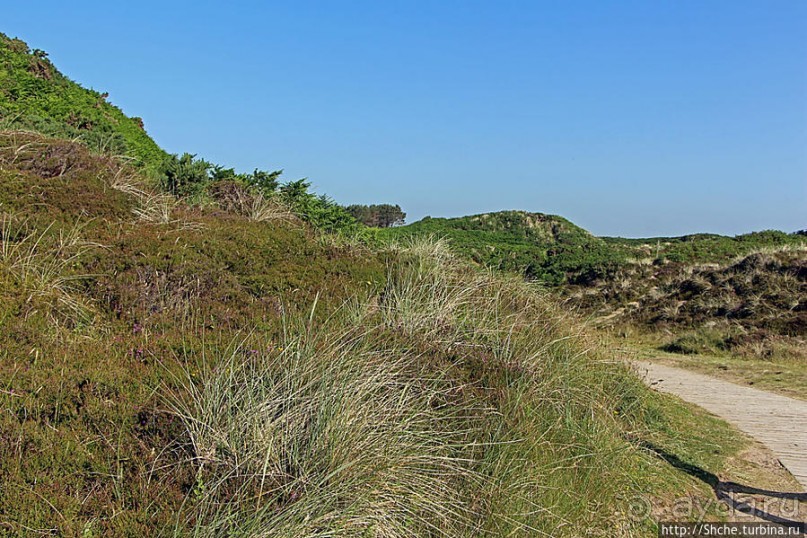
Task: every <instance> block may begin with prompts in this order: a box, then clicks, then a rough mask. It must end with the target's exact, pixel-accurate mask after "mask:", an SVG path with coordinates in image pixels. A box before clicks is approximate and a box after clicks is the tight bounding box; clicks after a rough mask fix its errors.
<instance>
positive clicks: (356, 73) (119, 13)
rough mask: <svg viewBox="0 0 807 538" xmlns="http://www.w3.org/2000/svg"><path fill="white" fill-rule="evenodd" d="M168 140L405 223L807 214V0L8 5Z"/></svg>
mask: <svg viewBox="0 0 807 538" xmlns="http://www.w3.org/2000/svg"><path fill="white" fill-rule="evenodd" d="M0 31H2V32H4V33H7V34H10V35H13V36H18V37H20V38H22V39H24V40H26V41H28V42H29V44H30V45H31V46H32V47H36V48H41V49H44V50H46V51H48V52H49V53H50V56H51V59H52V60H53V61H54V62H55V63H56V65H57V66H58V67H59V68H60V69H61V70H62V71H63V72H65V74H67V75H68V76H69V77H71V78H73V79H74V80H76V81H78V82H80V83H81V84H83V85H86V86H90V87H93V88H94V89H96V90H99V91H108V92H109V93H110V101H111V102H113V103H115V104H117V105H119V106H121V107H122V108H123V109H124V111H125V112H126V113H128V114H129V115H136V116H142V117H143V118H144V119H145V123H146V128H147V129H148V131H149V133H151V134H152V135H153V136H154V138H155V139H156V140H157V142H158V143H160V144H161V145H162V146H163V147H165V148H166V149H168V150H169V151H171V152H182V151H190V152H192V153H198V154H199V155H200V156H203V157H205V158H207V159H208V160H212V161H214V162H217V163H221V164H225V165H229V166H235V167H236V168H239V169H242V170H251V169H252V168H255V167H259V168H284V169H285V170H286V177H287V178H288V179H296V178H299V177H304V176H305V177H309V178H310V179H311V181H312V182H313V183H314V185H315V186H316V188H317V189H318V191H320V192H325V193H327V194H329V195H331V196H332V197H334V198H336V199H337V200H338V201H339V202H342V203H373V202H392V203H399V204H400V205H401V206H402V207H403V208H404V210H406V211H407V212H408V213H409V216H410V218H409V220H410V221H412V220H414V219H418V218H420V217H423V216H424V215H432V216H458V215H463V214H471V213H479V212H484V211H494V210H499V209H525V210H530V211H542V212H549V213H557V214H561V215H564V216H566V217H567V218H570V219H572V220H573V221H575V222H576V223H578V224H580V225H582V226H584V227H586V228H588V229H589V230H591V231H592V232H594V233H596V234H599V235H624V236H648V235H673V234H683V233H688V232H696V231H710V232H721V233H730V234H734V233H741V232H746V231H750V230H755V229H764V228H778V229H784V230H787V231H793V230H796V229H801V228H805V227H807V1H805V0H760V1H745V0H726V1H718V0H709V1H704V0H675V1H661V0H647V1H645V0H643V1H619V2H605V1H600V0H591V1H569V2H565V1H564V2H561V1H543V2H541V1H529V0H525V1H520V2H513V1H507V0H504V1H499V0H497V1H493V0H490V1H486V2H478V1H472V0H462V1H457V0H440V1H414V0H412V1H407V2H404V1H391V0H389V1H388V0H371V1H343V2H337V1H330V2H325V1H322V2H306V1H293V2H292V1H289V2H257V1H256V2H239V1H234V2H230V3H224V2H204V1H196V2H171V1H162V2H152V1H139V2H125V3H123V2H121V3H118V2H110V1H105V2H64V1H52V0H39V1H37V2H12V3H10V5H9V4H6V5H4V6H3V8H2V18H1V19H0Z"/></svg>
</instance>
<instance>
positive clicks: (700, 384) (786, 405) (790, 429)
mask: <svg viewBox="0 0 807 538" xmlns="http://www.w3.org/2000/svg"><path fill="white" fill-rule="evenodd" d="M635 365H636V367H637V369H638V370H639V373H640V374H643V375H644V376H645V378H646V380H647V382H648V383H649V384H650V385H652V386H653V387H654V388H656V389H658V390H660V391H662V392H668V393H671V394H675V395H676V396H678V397H679V398H681V399H683V400H686V401H688V402H691V403H694V404H696V405H698V406H700V407H703V408H704V409H706V410H707V411H709V412H711V413H713V414H715V415H717V416H719V417H720V418H722V419H724V420H725V421H727V422H729V423H731V424H734V425H735V426H736V427H738V428H739V429H741V430H743V431H744V432H745V433H747V434H748V435H750V436H751V437H754V438H756V439H757V440H759V441H761V442H762V443H763V444H765V445H766V446H767V447H768V448H769V449H770V450H771V451H772V452H773V453H774V454H775V455H776V457H777V458H778V459H779V461H780V462H781V463H782V465H784V466H785V468H786V469H787V470H788V471H790V473H791V474H792V475H793V476H794V477H795V478H796V480H798V481H799V483H800V484H801V485H802V486H803V487H804V488H805V489H807V402H805V401H800V400H794V399H793V398H788V397H786V396H779V395H777V394H771V393H770V392H765V391H762V390H758V389H755V388H751V387H744V386H741V385H735V384H734V383H729V382H728V381H723V380H720V379H715V378H713V377H709V376H706V375H703V374H697V373H694V372H690V371H688V370H682V369H679V368H672V367H669V366H662V365H660V364H653V363H649V362H637V363H635Z"/></svg>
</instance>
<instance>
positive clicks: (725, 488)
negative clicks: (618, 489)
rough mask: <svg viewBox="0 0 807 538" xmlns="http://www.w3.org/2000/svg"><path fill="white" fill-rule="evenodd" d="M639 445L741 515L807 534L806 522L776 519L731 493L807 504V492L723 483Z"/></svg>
mask: <svg viewBox="0 0 807 538" xmlns="http://www.w3.org/2000/svg"><path fill="white" fill-rule="evenodd" d="M640 446H641V447H642V448H644V449H646V450H649V451H651V452H653V453H654V454H656V455H657V456H659V457H660V458H661V459H663V460H664V461H666V462H667V463H669V464H670V465H672V466H673V467H675V468H676V469H679V470H681V471H683V472H685V473H687V474H688V475H690V476H693V477H695V478H697V479H698V480H700V481H701V482H703V483H705V484H707V485H708V486H709V487H711V488H712V490H713V491H714V493H715V496H716V497H717V498H718V500H720V501H723V502H724V503H726V504H727V505H728V506H729V507H730V508H732V509H734V510H737V511H738V512H742V513H743V514H749V515H752V516H754V517H757V518H759V519H762V520H764V521H769V522H771V523H778V524H780V525H784V526H786V527H790V528H793V529H797V530H798V531H799V532H800V533H807V523H805V522H803V521H795V520H792V519H787V518H784V517H781V516H777V515H775V514H771V513H769V512H766V511H764V510H760V509H758V508H757V507H755V506H752V505H750V504H748V503H746V502H742V501H738V500H736V499H734V498H733V497H732V496H731V495H730V494H731V493H746V494H749V495H763V496H766V497H774V498H778V499H792V500H793V501H794V502H807V493H790V492H784V491H771V490H766V489H759V488H754V487H750V486H744V485H742V484H737V483H736V482H724V481H722V480H720V479H719V478H718V477H717V475H716V474H714V473H710V472H709V471H707V470H705V469H702V468H700V467H698V466H697V465H693V464H691V463H688V462H686V461H684V460H682V459H681V458H679V457H678V456H676V455H675V454H671V453H669V452H667V451H665V450H664V449H663V448H661V447H658V446H656V445H654V444H652V443H648V442H645V441H643V442H642V443H641V444H640Z"/></svg>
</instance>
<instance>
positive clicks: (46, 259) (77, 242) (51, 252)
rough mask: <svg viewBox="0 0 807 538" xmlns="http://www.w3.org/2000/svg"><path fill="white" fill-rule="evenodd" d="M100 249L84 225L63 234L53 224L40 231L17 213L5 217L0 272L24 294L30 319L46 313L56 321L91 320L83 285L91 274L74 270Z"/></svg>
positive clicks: (1, 223)
mask: <svg viewBox="0 0 807 538" xmlns="http://www.w3.org/2000/svg"><path fill="white" fill-rule="evenodd" d="M98 246H99V245H97V244H94V243H92V242H89V241H85V240H84V239H82V237H81V227H80V226H75V227H73V228H71V229H69V230H59V231H58V232H57V231H54V230H53V229H52V226H48V227H47V228H45V229H44V230H43V231H41V232H38V231H36V230H28V229H26V223H25V222H18V219H16V218H15V217H14V216H13V215H9V214H7V213H2V214H0V274H2V275H3V276H4V277H5V279H4V280H6V285H8V286H10V287H12V288H15V289H17V290H19V292H21V294H22V305H21V308H22V309H23V310H24V312H26V315H27V314H28V313H30V312H32V311H36V310H43V311H44V312H45V313H46V314H47V315H48V317H49V318H50V319H51V320H52V321H54V322H56V323H63V324H67V325H70V326H78V325H85V324H87V323H89V322H91V321H92V319H93V317H94V310H93V308H92V306H91V304H90V302H89V301H88V300H87V299H86V298H84V297H82V296H81V294H80V293H78V286H77V282H78V281H80V280H82V279H85V278H86V277H87V275H83V274H80V273H77V272H76V271H75V270H74V268H75V267H76V266H77V265H78V260H79V259H80V258H81V257H82V256H83V255H84V254H86V253H87V252H88V251H90V250H92V249H94V248H98Z"/></svg>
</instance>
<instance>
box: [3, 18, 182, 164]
mask: <svg viewBox="0 0 807 538" xmlns="http://www.w3.org/2000/svg"><path fill="white" fill-rule="evenodd" d="M0 127H2V128H4V129H27V130H33V131H37V132H41V133H45V134H47V135H50V136H54V137H58V138H65V139H69V140H73V139H79V140H82V141H83V142H84V143H85V144H86V145H87V146H89V147H90V148H93V149H95V150H99V151H106V152H109V153H112V154H117V155H126V156H129V157H131V158H132V159H133V160H134V162H135V163H136V164H137V165H139V166H144V167H146V168H150V169H156V168H158V167H159V166H160V165H161V163H162V161H163V160H164V159H165V158H166V157H167V154H166V153H165V152H164V151H163V150H162V149H161V148H160V147H159V146H158V145H157V144H156V143H155V142H154V140H152V139H151V138H150V137H149V136H148V134H147V133H146V131H145V127H144V125H143V120H142V119H140V118H130V117H128V116H126V115H125V114H124V113H123V112H122V111H121V110H120V109H119V108H118V107H116V106H114V105H112V104H110V103H109V102H108V101H107V95H106V94H103V93H100V92H97V91H94V90H88V89H86V88H82V87H81V86H79V85H78V84H76V83H75V82H73V81H72V80H70V79H69V78H67V77H66V76H64V75H63V74H62V73H60V72H59V70H58V69H56V67H55V66H54V65H53V64H52V63H51V62H50V60H48V58H47V54H46V53H45V52H43V51H41V50H38V49H34V50H31V49H30V48H29V47H28V45H27V44H26V43H25V42H23V41H21V40H19V39H13V38H9V37H8V36H6V35H4V34H2V33H0Z"/></svg>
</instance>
